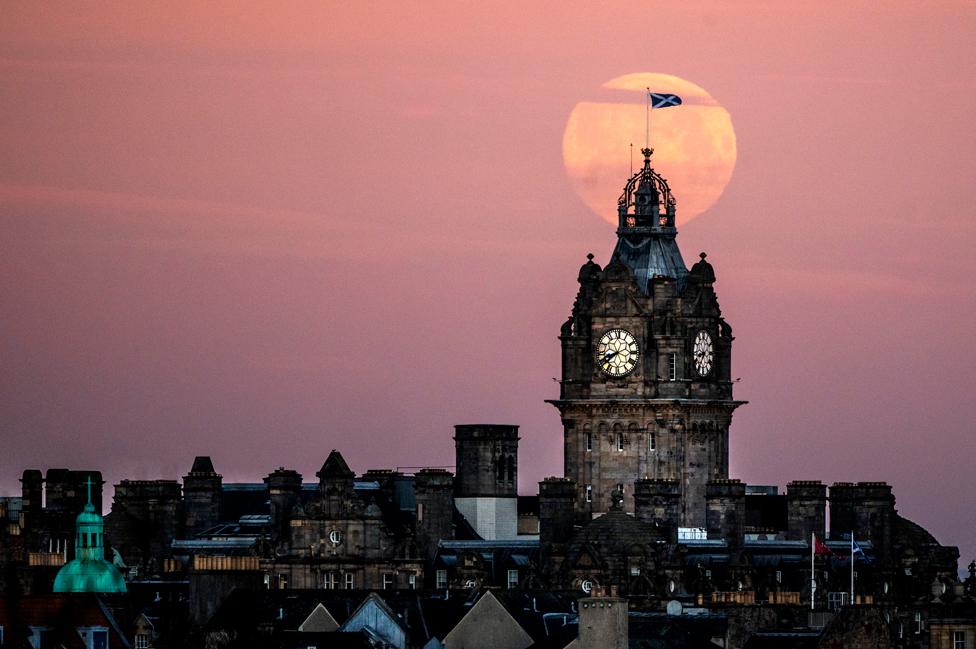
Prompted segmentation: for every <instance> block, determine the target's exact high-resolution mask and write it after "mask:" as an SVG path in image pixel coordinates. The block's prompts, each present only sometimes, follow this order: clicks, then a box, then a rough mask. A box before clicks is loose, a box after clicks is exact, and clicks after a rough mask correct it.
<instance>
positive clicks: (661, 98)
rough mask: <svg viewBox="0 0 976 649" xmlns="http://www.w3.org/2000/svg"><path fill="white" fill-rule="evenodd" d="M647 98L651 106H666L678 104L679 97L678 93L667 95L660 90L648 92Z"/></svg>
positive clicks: (679, 103)
mask: <svg viewBox="0 0 976 649" xmlns="http://www.w3.org/2000/svg"><path fill="white" fill-rule="evenodd" d="M647 100H648V101H649V102H650V104H651V108H668V107H669V106H680V105H681V97H679V96H678V95H668V94H664V93H660V92H648V93H647Z"/></svg>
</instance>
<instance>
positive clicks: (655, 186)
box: [617, 148, 674, 233]
mask: <svg viewBox="0 0 976 649" xmlns="http://www.w3.org/2000/svg"><path fill="white" fill-rule="evenodd" d="M641 153H643V154H644V166H643V167H642V168H641V169H640V170H639V171H638V172H637V173H635V174H634V175H633V176H631V177H630V179H629V180H628V181H627V184H626V185H625V186H624V191H623V193H622V194H621V195H620V198H619V199H617V213H618V215H619V217H620V219H619V224H618V227H619V230H618V233H619V232H620V230H628V231H632V232H634V233H639V232H646V231H649V230H653V231H663V230H665V229H668V228H670V229H672V230H673V229H674V197H673V196H672V195H671V188H670V187H669V186H668V181H667V180H665V179H664V177H663V176H661V174H659V173H657V172H656V171H654V168H653V167H651V155H653V153H654V149H650V148H645V149H641Z"/></svg>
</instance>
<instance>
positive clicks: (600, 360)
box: [596, 329, 640, 377]
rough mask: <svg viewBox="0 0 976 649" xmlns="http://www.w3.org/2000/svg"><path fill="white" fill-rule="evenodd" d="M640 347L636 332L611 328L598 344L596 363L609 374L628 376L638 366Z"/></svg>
mask: <svg viewBox="0 0 976 649" xmlns="http://www.w3.org/2000/svg"><path fill="white" fill-rule="evenodd" d="M639 358H640V347H639V346H638V345H637V340H636V339H635V338H634V334H632V333H630V332H629V331H626V330H624V329H611V330H610V331H608V332H606V333H605V334H603V335H602V336H600V341H599V342H598V343H597V345H596V363H597V366H598V367H599V368H600V370H602V371H603V373H604V374H606V375H607V376H613V377H618V376H627V375H628V374H630V373H631V372H633V371H634V370H635V369H636V368H637V361H638V359H639Z"/></svg>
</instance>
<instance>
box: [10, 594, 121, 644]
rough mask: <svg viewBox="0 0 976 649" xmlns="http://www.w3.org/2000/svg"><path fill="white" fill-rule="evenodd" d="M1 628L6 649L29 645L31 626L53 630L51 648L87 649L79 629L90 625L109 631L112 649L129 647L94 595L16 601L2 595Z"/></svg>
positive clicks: (33, 598) (50, 637) (99, 599)
mask: <svg viewBox="0 0 976 649" xmlns="http://www.w3.org/2000/svg"><path fill="white" fill-rule="evenodd" d="M0 625H2V626H3V627H4V629H5V636H6V637H5V638H4V639H5V641H6V645H5V646H11V647H20V646H24V645H25V644H29V642H28V638H29V637H30V635H31V631H30V627H32V626H35V627H48V628H50V635H49V636H48V637H49V640H50V646H62V645H63V646H64V647H66V648H67V649H85V644H84V643H83V642H82V640H81V636H79V635H78V632H77V629H78V628H79V627H90V626H101V627H107V628H108V632H109V646H110V647H123V648H125V649H127V648H128V647H129V646H130V645H129V640H128V638H127V637H126V634H125V633H124V632H123V630H122V629H121V627H120V626H119V624H118V622H117V621H116V620H115V617H114V616H113V615H112V613H111V611H110V610H109V608H108V607H107V606H106V605H105V603H104V602H103V601H102V599H101V598H100V597H99V596H98V595H95V594H94V593H55V594H52V595H28V596H24V597H19V598H17V600H16V601H14V600H8V599H7V598H6V597H3V596H0ZM59 643H60V644H59Z"/></svg>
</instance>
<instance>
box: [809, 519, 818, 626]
mask: <svg viewBox="0 0 976 649" xmlns="http://www.w3.org/2000/svg"><path fill="white" fill-rule="evenodd" d="M816 546H817V533H816V532H810V610H811V611H812V610H813V596H814V593H816V592H817V577H816V572H815V570H816V568H814V565H813V553H814V550H815V549H816Z"/></svg>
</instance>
